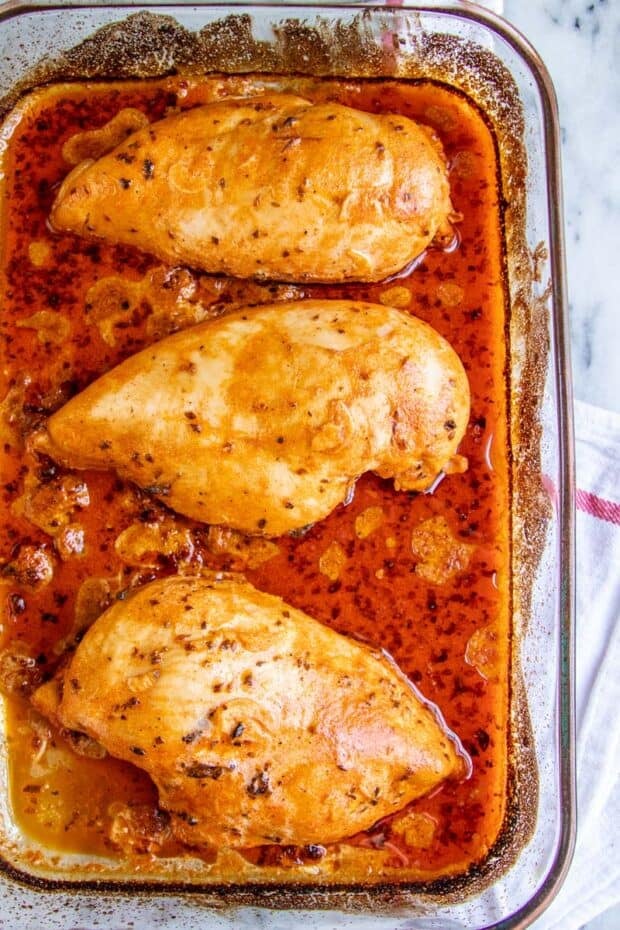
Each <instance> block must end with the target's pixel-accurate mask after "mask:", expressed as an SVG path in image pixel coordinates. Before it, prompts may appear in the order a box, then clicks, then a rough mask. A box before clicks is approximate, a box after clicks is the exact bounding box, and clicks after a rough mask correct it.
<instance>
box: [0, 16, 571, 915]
mask: <svg viewBox="0 0 620 930" xmlns="http://www.w3.org/2000/svg"><path fill="white" fill-rule="evenodd" d="M136 7H139V12H138V13H137V14H136ZM1 17H2V18H1V20H0V48H1V49H2V56H1V57H0V95H2V97H3V112H2V116H5V115H6V113H7V112H10V109H11V107H12V106H13V104H14V103H15V102H16V101H17V100H18V99H19V97H20V96H21V95H22V94H24V93H25V92H27V91H28V90H30V89H32V88H34V87H36V86H38V85H40V84H42V83H46V82H49V81H51V80H54V79H55V78H56V79H58V78H59V77H61V78H62V79H79V78H106V77H108V78H110V77H111V78H118V77H123V78H127V77H147V76H157V75H160V74H167V73H171V72H173V71H174V69H175V68H176V67H182V66H183V65H184V64H186V63H187V62H186V60H185V59H184V58H183V55H184V54H186V51H185V52H184V49H186V48H187V45H186V44H185V45H184V44H183V42H181V43H180V44H179V43H178V34H179V32H180V31H183V32H184V30H187V31H188V32H189V33H197V32H198V31H200V30H203V32H202V35H203V36H205V35H206V36H207V37H210V39H211V41H208V42H207V43H206V44H203V46H202V47H203V51H204V48H208V55H207V58H206V59H205V60H204V61H203V62H202V65H203V70H206V71H207V72H223V73H240V72H241V73H243V72H249V71H261V70H265V71H268V72H278V73H284V74H302V75H303V74H310V75H312V76H330V75H331V76H346V77H354V78H370V79H377V78H386V77H397V78H406V79H415V78H419V77H424V78H430V79H435V80H440V81H442V82H444V83H448V84H449V85H450V86H452V87H454V88H455V89H458V90H459V91H463V92H464V93H466V94H467V95H468V96H469V98H470V99H472V100H473V101H474V102H475V103H476V104H477V105H478V106H479V107H480V108H481V110H482V111H483V113H484V115H485V117H486V119H487V120H488V121H489V122H490V123H491V125H492V127H493V131H494V134H495V137H496V140H497V146H498V157H499V166H500V179H499V183H500V186H501V193H502V198H503V205H504V212H503V219H504V224H505V237H506V238H505V242H506V287H507V294H508V299H507V303H508V310H509V312H508V326H507V331H506V338H507V344H508V357H509V371H508V373H507V375H508V385H509V398H510V403H509V406H510V420H509V422H510V430H511V451H512V461H511V469H512V471H511V482H512V501H513V504H512V514H511V517H512V520H511V523H512V538H511V551H512V586H513V587H512V598H513V601H512V604H513V621H512V622H513V626H512V631H513V636H512V642H513V647H512V650H513V651H512V657H511V707H510V739H511V747H512V756H511V765H512V789H513V793H514V798H513V802H514V803H513V805H512V807H511V810H512V811H513V814H512V816H513V817H514V820H515V822H514V824H513V825H512V831H511V835H512V837H513V840H512V841H511V843H508V844H507V848H505V849H499V848H498V849H497V850H493V851H492V852H491V854H490V856H489V859H488V861H487V862H486V863H485V867H484V869H483V870H482V871H481V873H480V874H479V875H477V876H472V875H470V876H464V877H462V878H461V879H459V880H458V881H453V882H448V883H447V884H446V885H445V887H443V888H440V887H438V886H437V885H432V886H429V887H424V886H420V885H417V886H410V887H408V886H402V885H397V884H394V885H389V884H388V885H381V886H367V887H365V888H360V887H346V886H343V887H338V886H331V887H312V886H308V887H306V886H304V887H296V886H290V885H289V886H285V885H282V886H278V885H268V886H267V885H260V884H259V885H234V884H231V885H226V886H214V885H211V886H209V885H201V884H200V883H198V884H196V883H195V882H194V881H192V879H191V876H189V875H186V874H183V872H182V871H177V872H175V873H174V874H169V875H168V876H163V877H162V878H161V880H158V881H157V882H152V881H151V882H147V881H142V882H140V881H139V880H138V878H137V877H136V876H132V875H126V874H124V875H123V874H119V873H118V872H111V871H109V870H107V871H106V867H105V865H103V866H101V865H100V866H99V869H98V873H97V877H96V878H93V874H94V873H93V870H92V868H89V864H88V863H83V862H82V863H81V862H79V861H72V862H68V861H65V860H63V858H62V857H60V856H58V855H54V854H53V853H52V852H51V851H49V850H47V851H46V850H45V849H38V850H35V854H34V855H33V848H32V844H31V843H30V842H29V841H28V840H27V839H25V838H24V837H23V836H21V835H20V833H19V831H18V829H17V828H16V826H15V824H14V823H13V822H12V819H11V811H10V805H9V802H8V773H7V746H6V742H5V741H2V742H0V755H1V758H0V857H1V859H2V862H1V863H0V866H1V871H0V887H1V888H2V898H3V916H4V917H5V918H6V919H7V920H8V921H9V922H10V923H11V925H12V926H19V927H21V928H26V927H33V928H34V927H36V926H39V925H40V924H41V922H42V921H44V922H45V925H46V926H48V927H49V928H50V930H52V928H54V927H58V928H67V927H69V926H76V925H78V924H81V923H88V924H90V925H92V923H93V922H94V920H95V919H96V921H97V925H98V926H100V927H102V928H106V927H108V928H112V927H116V926H119V925H120V924H126V923H127V921H128V920H130V919H132V918H136V916H137V915H139V919H140V921H141V923H142V924H143V925H145V926H147V925H148V926H150V927H153V928H155V927H164V926H169V925H170V920H171V915H174V921H175V926H178V927H191V926H195V925H196V924H197V923H200V926H205V927H210V928H211V927H213V928H216V927H229V926H234V927H255V926H270V927H274V928H275V927H281V928H284V927H295V926H298V925H299V922H300V921H301V920H304V921H305V922H306V923H307V925H308V926H310V927H316V928H322V927H325V928H327V927H330V928H335V927H343V928H344V927H351V926H359V927H362V926H368V927H373V928H380V927H386V928H387V927H388V926H389V927H390V928H400V930H412V928H437V930H439V928H441V930H447V928H449V927H454V928H458V927H468V928H474V927H476V928H483V927H489V928H490V927H497V928H500V927H501V928H509V927H510V928H513V927H514V928H516V927H526V926H528V925H529V924H530V923H531V922H532V921H533V920H534V919H535V918H536V917H537V916H538V915H539V914H540V913H541V912H542V910H543V909H544V908H545V906H546V905H547V904H548V903H549V901H550V900H551V899H552V897H553V895H554V894H555V892H556V891H557V889H558V887H559V886H560V884H561V882H562V880H563V877H564V875H565V873H566V870H567V868H568V865H569V862H570V856H571V852H572V844H573V839H574V826H575V801H574V772H573V710H572V611H573V580H574V571H573V568H574V565H573V559H574V549H573V516H572V508H573V453H572V423H571V406H570V374H569V361H568V346H567V323H566V306H565V280H564V246H563V238H562V207H561V203H562V200H561V188H560V165H559V144H558V119H557V110H556V104H555V98H554V94H553V89H552V87H551V84H550V81H549V77H548V75H547V72H546V71H545V68H544V66H543V64H542V62H541V61H540V60H539V58H538V57H537V55H536V53H535V52H534V51H533V49H532V48H531V47H530V46H529V45H528V44H527V43H526V42H525V41H524V40H523V38H522V37H520V36H519V35H518V33H516V32H515V30H513V29H512V28H511V27H510V26H509V25H508V24H506V23H505V22H504V21H502V20H501V19H499V18H498V17H495V16H493V15H492V14H489V13H488V12H486V11H483V10H482V9H481V8H479V7H478V6H477V5H476V4H473V3H468V2H458V0H455V2H452V3H427V4H410V5H405V6H402V7H398V8H393V9H390V8H386V9H382V8H374V7H358V6H346V7H334V6H327V5H325V6H323V5H321V6H318V5H315V6H294V5H289V4H282V5H259V4H254V5H251V6H245V5H241V4H234V5H232V6H231V5H224V4H218V5H207V4H205V5H190V4H186V5H164V4H150V5H146V4H135V5H131V4H127V3H125V4H114V3H105V4H98V3H97V4H95V3H91V4H64V5H62V6H59V5H58V6H57V5H53V4H39V5H36V6H35V5H27V4H22V3H7V4H4V5H3V6H2V8H1ZM128 17H133V18H131V19H130V20H129V23H127V22H126V21H127V18H128ZM102 27H107V29H108V32H106V33H104V34H103V35H104V36H105V41H103V42H102V41H98V42H96V43H94V44H92V43H91V44H87V46H85V48H87V49H88V51H87V53H86V54H85V53H84V51H83V50H82V52H81V53H79V54H75V53H71V54H69V55H64V54H63V53H64V52H65V51H66V50H68V49H73V48H74V47H75V46H78V45H79V44H80V43H82V42H84V40H86V39H88V38H89V37H90V36H91V35H92V34H93V33H94V32H96V31H97V30H99V29H101V28H102ZM180 27H182V29H181V28H180ZM184 34H185V35H186V34H187V33H185V32H184ZM110 49H112V53H110ZM261 62H263V66H262V67H261ZM265 62H267V63H268V64H264V63H265ZM91 866H92V863H91Z"/></svg>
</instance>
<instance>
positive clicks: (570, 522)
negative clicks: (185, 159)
mask: <svg viewBox="0 0 620 930" xmlns="http://www.w3.org/2000/svg"><path fill="white" fill-rule="evenodd" d="M179 7H187V8H191V9H196V10H200V9H208V10H214V11H215V10H222V11H228V12H229V13H231V14H234V12H235V10H238V9H242V8H244V7H246V8H247V7H249V8H256V9H271V10H274V11H278V12H284V11H290V12H299V11H303V10H306V11H308V12H311V11H321V10H326V11H327V10H329V11H332V12H334V11H337V10H339V9H342V10H347V11H350V10H356V9H357V10H359V11H369V10H370V11H373V10H374V11H377V12H381V13H383V14H385V13H386V12H388V13H389V11H390V6H389V5H387V6H384V5H381V4H375V3H373V2H356V3H346V2H345V3H341V4H338V3H330V2H317V3H303V2H284V3H274V2H268V0H258V2H251V3H247V2H243V0H232V2H230V3H225V2H207V3H194V2H188V0H178V2H176V3H175V2H170V0H161V2H160V0H151V2H144V3H142V2H138V0H136V2H134V0H129V2H127V0H125V2H122V0H118V2H115V0H105V2H103V3H92V2H89V0H71V2H68V3H62V2H60V3H59V2H55V0H51V2H49V3H47V2H40V3H30V2H27V0H6V2H4V3H0V28H1V26H2V23H3V22H4V21H5V20H7V19H12V18H14V17H16V16H20V15H22V14H25V13H36V12H47V11H54V10H55V11H61V10H80V9H93V10H106V9H107V10H127V11H128V12H130V11H138V10H140V11H148V10H155V11H157V12H158V13H159V12H165V11H168V10H169V11H172V10H174V9H178V8H179ZM393 9H394V13H400V14H403V13H408V12H411V13H423V14H424V13H427V14H443V15H446V16H456V17H458V18H461V19H466V20H471V21H472V22H474V23H479V24H481V25H483V26H484V27H486V28H488V29H489V30H490V31H491V33H494V34H496V35H498V36H499V37H500V38H501V39H503V40H504V41H505V42H506V43H507V44H508V45H509V46H511V48H512V49H513V50H514V51H515V52H516V53H517V54H518V56H519V57H520V58H521V60H522V61H523V62H524V63H525V64H526V66H527V68H528V70H529V72H530V74H531V76H532V78H533V79H534V82H535V85H536V89H537V92H538V96H539V101H540V104H541V107H542V113H543V141H544V148H545V151H544V159H545V171H546V195H547V197H546V200H547V214H548V221H549V261H550V271H549V274H550V281H551V293H552V312H551V314H550V320H551V326H550V336H551V342H552V345H551V349H552V355H553V357H555V359H556V364H555V366H554V367H555V371H554V375H555V391H556V399H557V410H556V413H557V427H558V455H559V464H558V476H559V482H558V484H559V486H558V502H557V509H556V513H555V516H554V520H555V521H556V525H557V533H558V540H559V542H558V549H559V565H558V569H559V577H560V589H559V592H558V600H559V604H558V615H557V620H558V622H559V624H560V637H559V654H558V658H559V666H558V685H557V705H556V709H557V723H556V726H555V734H554V735H555V739H556V742H557V746H558V761H559V766H560V771H559V786H560V795H559V799H558V800H559V814H560V817H559V821H560V831H559V837H558V842H557V847H556V850H555V855H554V858H553V861H552V864H551V866H550V868H549V870H548V872H547V875H546V876H545V878H544V880H543V882H542V884H541V885H540V887H539V888H538V889H537V890H536V892H535V893H534V894H533V895H532V897H531V898H530V899H529V900H528V901H527V902H526V903H525V904H523V905H522V906H521V907H520V908H519V909H518V910H517V911H516V912H515V913H514V914H512V915H510V916H508V917H504V918H501V919H500V920H498V921H496V922H495V923H493V924H490V925H488V926H487V927H486V928H482V930H523V928H525V927H528V926H530V925H531V923H532V922H533V921H534V920H536V919H537V918H538V917H539V916H540V915H541V914H542V913H543V912H544V911H545V910H546V908H547V907H548V906H549V904H550V903H551V901H552V900H553V899H554V897H555V896H556V894H557V893H558V891H559V889H560V887H561V885H562V883H563V881H564V879H565V878H566V875H567V873H568V870H569V867H570V864H571V860H572V856H573V851H574V845H575V835H576V822H577V802H576V784H575V708H574V667H575V655H574V651H575V643H574V634H575V630H574V627H575V624H574V614H575V481H574V474H575V464H574V429H573V405H572V379H571V367H570V337H569V323H568V305H567V283H566V250H565V240H564V221H563V192H562V173H561V147H560V131H559V114H558V105H557V99H556V95H555V90H554V87H553V82H552V80H551V76H550V74H549V72H548V70H547V68H546V66H545V64H544V62H543V61H542V59H541V58H540V56H539V55H538V53H537V52H536V50H535V49H534V47H533V46H532V45H531V43H530V42H529V41H528V40H527V39H526V38H525V37H524V36H523V35H522V34H521V33H520V32H519V30H517V29H516V28H515V27H514V26H512V25H511V24H510V23H509V22H508V21H507V20H505V19H504V18H503V17H501V16H499V15H498V14H496V13H493V12H492V11H490V10H488V9H486V8H483V7H481V6H480V5H479V4H478V3H476V2H474V0H448V2H436V3H434V2H430V3H415V2H405V3H403V4H402V5H400V4H399V5H398V6H396V7H394V8H393ZM8 877H9V878H10V868H9V872H8ZM69 884H71V885H72V886H73V883H67V882H63V881H57V882H54V881H50V882H49V883H47V882H46V888H45V891H46V892H51V893H54V892H60V891H63V890H65V888H66V887H67V886H68V885H69ZM89 884H90V883H88V882H87V883H85V886H84V887H88V886H89ZM106 884H107V883H106ZM115 890H116V891H118V892H119V893H122V892H123V889H122V887H121V886H118V888H117V889H113V888H110V887H109V886H108V888H106V891H111V892H112V893H114V891H115ZM153 893H156V894H166V893H176V889H174V888H168V889H167V888H166V887H165V886H150V887H145V888H144V891H143V892H141V893H140V896H141V895H142V894H145V895H147V896H148V895H149V894H153ZM182 894H183V897H190V898H191V897H192V896H193V895H192V892H191V890H184V891H183V893H182Z"/></svg>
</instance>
